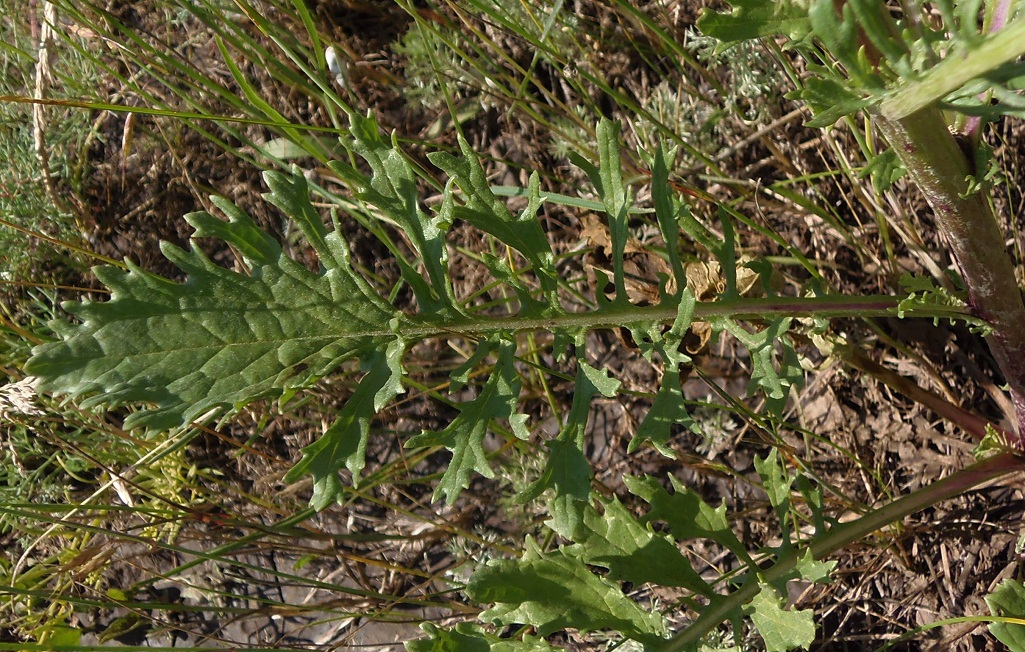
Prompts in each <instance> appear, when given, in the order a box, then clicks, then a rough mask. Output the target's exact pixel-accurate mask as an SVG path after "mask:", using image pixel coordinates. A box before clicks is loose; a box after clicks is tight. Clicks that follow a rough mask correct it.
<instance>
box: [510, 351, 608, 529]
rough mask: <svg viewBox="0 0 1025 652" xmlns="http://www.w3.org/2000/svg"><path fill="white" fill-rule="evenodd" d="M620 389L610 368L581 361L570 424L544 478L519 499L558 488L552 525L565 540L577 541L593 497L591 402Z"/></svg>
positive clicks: (556, 444) (556, 445)
mask: <svg viewBox="0 0 1025 652" xmlns="http://www.w3.org/2000/svg"><path fill="white" fill-rule="evenodd" d="M619 386H620V381H618V380H616V379H614V378H611V377H609V372H608V370H607V369H601V370H598V369H595V368H594V367H592V366H590V365H589V364H587V363H586V362H584V361H583V360H579V359H578V361H577V379H576V384H575V385H574V388H573V405H572V406H571V407H570V411H569V416H568V417H567V419H566V424H565V425H564V426H563V427H562V429H561V430H560V431H559V434H558V436H556V438H555V439H554V440H552V442H551V443H549V444H548V450H549V452H548V459H547V461H546V462H545V468H544V471H543V472H542V473H541V476H540V477H539V478H538V479H537V480H535V481H534V482H532V483H531V484H530V486H528V487H527V488H526V489H525V490H524V491H523V492H522V493H521V494H520V495H519V496H517V497H516V502H517V503H519V504H524V503H527V502H529V501H531V500H534V499H535V498H537V497H538V496H540V495H541V494H542V493H543V492H544V491H545V490H546V489H549V488H551V489H555V496H554V498H553V499H552V501H551V502H550V503H549V508H548V511H549V512H550V513H551V515H552V520H551V521H549V525H550V526H551V528H552V529H553V530H555V531H556V532H558V533H559V534H561V535H563V536H564V537H567V538H573V537H574V533H575V532H576V531H577V530H578V528H579V527H580V526H581V525H582V523H583V514H584V509H585V507H586V505H587V504H588V501H589V500H590V495H591V475H592V473H591V465H590V463H589V462H588V461H587V456H586V455H585V454H584V429H585V428H586V427H587V414H588V412H589V411H590V408H591V400H592V399H593V398H594V397H595V396H596V395H598V394H601V395H602V396H607V397H612V396H615V395H616V392H617V391H618V390H619Z"/></svg>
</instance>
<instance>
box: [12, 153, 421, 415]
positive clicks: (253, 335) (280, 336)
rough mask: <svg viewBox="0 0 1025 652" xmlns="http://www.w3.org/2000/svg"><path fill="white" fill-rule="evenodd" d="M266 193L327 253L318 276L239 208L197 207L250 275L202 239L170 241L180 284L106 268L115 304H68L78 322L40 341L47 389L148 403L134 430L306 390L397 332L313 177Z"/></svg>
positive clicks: (202, 230)
mask: <svg viewBox="0 0 1025 652" xmlns="http://www.w3.org/2000/svg"><path fill="white" fill-rule="evenodd" d="M264 177H265V179H266V181H267V184H268V186H269V187H270V189H271V192H270V193H268V194H267V195H266V197H267V199H268V200H269V201H270V202H272V203H274V204H275V205H277V206H279V207H282V208H284V209H286V210H288V212H289V213H290V215H289V217H290V218H292V219H293V220H295V221H296V222H297V223H298V224H299V226H300V228H301V229H302V230H303V232H304V234H305V235H306V239H307V242H309V243H311V244H312V245H313V246H314V248H315V249H316V250H317V253H318V255H319V258H320V262H321V269H320V270H319V272H316V273H315V272H311V271H310V270H308V269H306V268H305V267H304V266H302V265H300V264H299V263H297V262H295V261H294V260H292V259H290V258H289V257H288V256H286V255H285V254H284V253H283V252H282V250H281V247H280V245H279V244H278V243H277V242H275V241H274V240H273V239H272V238H271V237H270V236H269V235H267V234H266V233H264V232H263V231H261V230H260V229H259V228H258V227H257V226H256V224H255V223H254V222H253V220H252V219H251V218H250V217H249V216H248V215H246V214H245V213H243V212H242V211H241V210H239V209H238V208H236V207H235V206H233V205H232V204H230V203H229V202H227V201H225V200H223V199H220V198H215V199H214V200H213V201H214V203H215V205H217V206H218V207H219V208H220V209H221V210H222V211H223V212H224V213H225V215H227V217H228V218H229V221H227V222H225V221H222V220H219V219H217V218H214V217H213V216H211V215H210V214H208V213H192V214H190V215H187V216H186V220H188V222H189V223H190V224H191V225H192V226H193V227H195V229H196V233H195V237H215V238H219V239H221V240H223V241H225V242H226V243H228V244H229V245H231V246H232V247H233V248H234V249H235V250H236V251H238V252H239V253H240V254H241V255H242V258H243V260H244V262H245V265H246V267H248V270H249V271H248V273H242V272H237V271H233V270H230V269H226V268H224V267H220V266H218V265H215V264H214V263H213V262H211V261H210V259H209V258H207V257H206V255H204V254H203V252H202V251H200V250H199V249H198V248H196V247H192V248H190V250H189V251H185V250H183V249H181V248H179V247H176V246H174V245H171V244H169V243H166V242H165V243H162V244H161V251H162V252H163V254H164V255H165V256H166V257H167V258H168V259H169V260H171V261H172V262H173V263H174V264H175V265H177V266H178V267H179V268H180V269H182V271H184V272H186V274H187V280H186V281H185V282H184V283H175V282H172V281H170V280H168V279H165V278H163V277H160V276H156V275H153V274H150V273H147V272H145V271H143V270H141V269H139V268H138V267H136V266H134V265H131V264H129V265H128V269H127V271H126V270H121V269H117V268H114V267H109V266H104V267H98V268H96V269H95V270H94V271H95V273H96V276H97V278H99V279H100V281H101V282H103V284H104V285H106V286H107V287H108V288H110V290H111V297H110V299H109V300H108V301H102V302H95V301H83V302H65V303H64V304H63V307H64V309H65V310H67V311H68V312H69V313H71V314H72V315H74V316H75V317H77V318H78V319H79V320H80V322H79V323H77V324H69V323H64V322H54V323H53V324H52V327H53V329H54V331H55V332H56V333H57V334H58V335H59V336H60V339H59V340H58V341H55V342H51V343H47V344H43V345H41V346H38V347H36V349H35V350H34V351H33V356H32V358H31V359H30V360H29V362H28V364H27V366H26V369H27V371H28V372H29V373H31V374H33V375H36V376H38V377H40V378H41V379H42V389H44V390H48V391H51V392H53V393H56V394H63V395H68V396H74V397H80V396H88V397H89V398H88V399H87V400H86V401H85V402H84V403H83V405H85V406H87V407H88V406H91V405H104V406H108V407H109V406H114V405H120V404H125V403H142V404H144V405H145V407H144V409H142V410H141V411H138V412H135V413H133V414H132V415H130V416H129V418H128V419H127V420H126V422H125V425H126V426H127V427H132V426H139V425H145V426H150V427H155V428H167V427H172V426H175V425H179V424H182V423H187V422H189V421H192V420H195V419H197V418H199V417H201V416H203V415H205V414H207V413H208V412H210V411H212V410H215V411H223V410H225V409H230V408H232V407H236V406H238V405H240V404H243V403H245V402H248V401H251V400H253V399H255V398H259V397H265V396H275V395H279V394H281V393H282V392H284V391H285V390H287V389H289V388H293V387H299V386H302V385H305V384H308V383H310V382H312V381H313V380H315V379H316V378H317V377H319V376H321V375H323V374H325V373H327V372H329V371H330V370H331V369H333V368H334V367H335V366H337V365H338V364H339V363H340V362H342V361H343V360H345V359H349V358H354V357H360V356H362V355H364V354H366V353H368V352H370V351H373V350H379V349H382V348H383V347H384V346H387V344H388V342H390V341H392V340H394V339H396V336H395V335H394V333H395V332H396V330H397V329H398V327H399V322H401V321H402V320H403V317H402V315H401V313H399V312H398V311H397V310H395V309H394V308H393V307H392V306H391V305H389V304H388V303H387V302H385V301H384V300H382V299H381V298H380V297H379V296H378V295H377V294H376V293H375V292H374V291H373V289H372V288H370V287H369V286H368V285H367V283H366V281H365V280H364V279H362V278H361V277H360V276H358V275H357V274H356V273H355V272H354V271H353V270H352V268H351V266H350V265H349V261H348V255H349V254H348V248H347V245H346V243H345V242H344V241H343V240H342V239H341V237H340V235H339V234H338V233H337V232H334V231H331V232H328V230H327V229H326V227H325V226H324V224H323V223H322V222H321V220H320V217H319V215H318V214H317V212H316V211H315V210H314V208H313V206H312V205H311V203H310V200H309V196H308V187H307V185H306V181H305V179H304V178H303V177H302V176H301V175H299V174H294V175H292V176H288V175H283V174H280V173H276V172H267V173H266V174H265V175H264Z"/></svg>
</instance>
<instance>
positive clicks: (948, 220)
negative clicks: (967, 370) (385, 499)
mask: <svg viewBox="0 0 1025 652" xmlns="http://www.w3.org/2000/svg"><path fill="white" fill-rule="evenodd" d="M875 122H876V124H877V125H878V126H879V129H880V130H881V131H882V133H883V135H884V136H885V137H886V139H887V140H888V141H889V142H890V144H891V145H892V146H893V148H894V150H895V151H896V152H897V155H898V156H899V157H900V159H901V161H902V162H903V163H904V166H905V167H906V168H907V169H908V172H909V173H910V174H911V178H912V179H913V180H914V181H915V183H917V184H918V187H919V188H921V189H922V192H923V193H924V194H925V197H926V199H927V200H928V201H929V204H930V205H931V206H932V209H933V213H934V215H935V217H936V223H937V226H938V227H939V229H940V231H941V232H942V233H943V235H944V237H945V238H946V240H947V243H948V244H949V245H950V249H951V251H952V253H953V255H954V260H955V262H956V263H957V265H958V268H959V269H960V271H961V276H962V278H963V279H964V281H965V284H966V285H967V286H968V293H969V306H970V309H971V311H972V313H973V314H974V315H975V316H976V317H978V318H980V319H982V320H983V321H985V322H986V323H987V324H989V326H990V327H991V328H992V333H991V334H990V335H989V336H988V337H987V338H986V340H987V342H988V343H989V347H990V351H991V352H992V353H993V358H994V359H995V360H996V362H997V364H998V365H999V367H1000V371H1001V372H1003V374H1004V379H1005V380H1006V382H1007V384H1008V386H1009V387H1010V390H1011V401H1012V402H1013V404H1014V408H1015V413H1016V414H1015V415H1014V416H1015V418H1016V419H1017V422H1018V424H1017V425H1018V427H1017V434H1016V438H1015V440H1014V444H1015V446H1017V447H1018V448H1025V440H1023V437H1022V434H1023V433H1022V430H1023V427H1025V304H1023V303H1022V299H1021V292H1020V290H1019V289H1018V283H1017V281H1016V280H1015V276H1014V267H1013V266H1012V264H1011V260H1010V258H1009V257H1008V255H1007V251H1006V247H1005V245H1004V234H1003V232H1002V231H1001V229H1000V226H999V225H998V224H997V221H996V218H995V217H994V215H993V212H992V210H991V209H990V204H989V202H988V200H987V197H986V196H985V194H984V193H983V192H981V191H978V190H977V191H975V192H973V193H971V194H967V193H968V188H969V181H968V179H969V177H970V176H971V173H970V172H969V167H968V162H967V160H966V159H965V157H964V154H963V153H962V152H961V149H960V148H959V147H958V145H957V143H956V142H955V140H954V137H953V136H952V135H951V134H950V132H949V131H948V130H947V125H946V122H944V120H943V116H942V115H941V114H940V112H939V110H937V109H931V108H927V109H921V110H919V111H917V112H915V113H913V114H911V115H909V116H907V117H904V118H900V119H897V120H890V119H888V118H885V117H883V116H881V115H879V116H877V119H876V121H875Z"/></svg>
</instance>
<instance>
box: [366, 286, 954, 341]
mask: <svg viewBox="0 0 1025 652" xmlns="http://www.w3.org/2000/svg"><path fill="white" fill-rule="evenodd" d="M902 298H903V297H895V296H891V295H885V294H877V295H864V296H841V295H831V296H822V297H759V298H756V299H745V298H741V299H732V300H728V301H705V302H699V303H698V304H696V305H695V307H694V321H712V320H715V319H717V318H728V319H737V320H765V319H775V318H779V317H820V318H823V319H830V318H837V317H851V318H861V317H891V316H893V315H895V314H896V312H895V310H896V308H897V305H898V304H899V303H900V301H901V299H902ZM678 312H679V306H677V305H670V306H663V305H658V306H633V305H627V306H618V307H611V308H606V309H603V310H599V311H587V312H571V313H565V314H559V315H552V316H548V317H519V316H511V317H501V316H490V315H475V316H473V317H470V318H467V319H465V320H463V321H457V322H454V323H453V322H451V321H446V322H439V323H435V322H432V321H429V320H426V319H419V320H415V321H414V320H412V319H411V320H410V321H409V322H405V323H403V324H402V325H401V326H399V329H398V332H399V334H400V335H401V336H402V337H405V338H406V339H410V340H415V339H422V338H426V337H436V336H439V335H445V334H453V333H456V334H462V335H478V336H481V335H490V334H497V333H509V332H513V331H530V330H553V329H573V328H587V329H596V328H618V327H623V326H625V327H627V328H629V327H630V326H633V325H641V324H650V323H653V322H665V323H671V322H672V321H674V320H675V319H676V316H677V313H678ZM904 315H905V316H906V317H925V318H930V319H935V318H939V319H971V315H969V314H968V313H967V312H966V311H965V310H963V309H958V308H953V307H942V306H935V307H933V306H930V307H929V308H928V309H921V310H916V309H911V310H906V311H904ZM394 334H395V333H394V332H393V331H391V330H386V329H382V330H380V331H376V330H375V331H370V330H368V331H361V332H359V333H357V335H359V336H360V337H389V336H394Z"/></svg>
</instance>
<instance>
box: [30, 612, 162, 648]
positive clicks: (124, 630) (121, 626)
mask: <svg viewBox="0 0 1025 652" xmlns="http://www.w3.org/2000/svg"><path fill="white" fill-rule="evenodd" d="M149 625H150V622H149V620H148V619H147V618H144V617H143V615H142V614H140V613H137V612H134V611H133V612H131V613H128V614H125V615H124V616H121V617H119V618H115V619H114V620H112V621H111V622H110V624H109V625H107V627H106V628H105V629H104V630H103V631H102V632H100V633H99V634H97V636H96V640H97V642H99V643H108V642H110V641H113V640H115V639H116V638H118V637H119V636H125V635H126V634H129V633H131V632H132V631H133V630H136V629H139V628H140V627H149ZM66 629H71V628H70V627H69V628H66ZM73 631H76V632H77V631H78V630H73ZM81 635H82V633H81V632H78V636H77V637H75V638H74V640H73V641H71V642H68V641H56V640H52V639H48V640H47V641H46V642H47V643H49V644H50V645H53V646H54V647H58V646H62V645H78V643H79V637H81Z"/></svg>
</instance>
